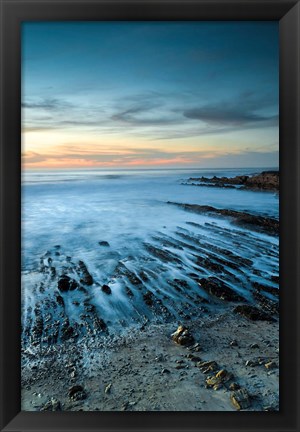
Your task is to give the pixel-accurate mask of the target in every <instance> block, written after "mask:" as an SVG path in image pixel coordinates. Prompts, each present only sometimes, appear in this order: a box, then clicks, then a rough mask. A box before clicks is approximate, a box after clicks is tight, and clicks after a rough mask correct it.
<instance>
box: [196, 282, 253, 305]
mask: <svg viewBox="0 0 300 432" xmlns="http://www.w3.org/2000/svg"><path fill="white" fill-rule="evenodd" d="M199 284H200V286H201V287H202V288H203V289H204V290H205V291H207V292H208V293H209V294H211V295H213V296H215V297H218V298H219V299H221V300H225V301H244V300H245V299H244V298H243V297H242V296H240V295H239V294H237V293H236V292H235V291H233V289H231V288H230V287H229V286H228V285H227V284H226V283H225V282H223V281H222V280H221V279H218V278H216V277H208V278H207V279H205V278H202V279H200V280H199Z"/></svg>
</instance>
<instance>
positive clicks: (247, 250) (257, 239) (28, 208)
mask: <svg viewBox="0 0 300 432" xmlns="http://www.w3.org/2000/svg"><path fill="white" fill-rule="evenodd" d="M265 169H266V170H267V169H272V168H265ZM263 170H264V169H262V168H259V169H249V168H247V169H184V170H183V169H172V170H165V169H162V170H64V171H62V170H53V171H50V170H47V171H46V170H45V171H43V172H38V171H24V172H23V181H22V287H23V289H22V305H23V317H22V318H23V324H24V327H25V326H26V322H28V320H30V319H31V318H34V316H33V315H32V314H33V312H32V311H33V310H34V309H35V307H36V304H38V305H39V307H40V305H41V304H43V302H45V300H46V299H48V300H49V299H53V298H55V295H56V294H57V292H58V291H57V277H59V275H61V274H66V273H67V274H68V275H69V276H70V275H71V276H72V275H73V276H72V277H74V278H75V279H76V278H77V276H76V269H75V267H73V268H71V267H70V266H69V264H68V263H70V262H71V263H74V266H76V263H78V262H79V260H81V261H83V262H84V263H85V266H86V267H87V269H88V271H89V273H90V274H91V276H92V278H93V285H92V286H90V287H89V288H88V290H89V291H88V299H89V302H90V303H91V304H92V306H93V307H94V308H96V310H97V313H98V315H99V316H101V317H102V318H103V319H104V321H105V322H106V323H107V325H108V326H111V327H116V326H118V325H119V324H120V323H121V324H122V325H124V323H125V324H128V323H129V322H130V321H131V320H132V321H133V322H136V321H142V320H143V319H145V318H147V319H152V318H153V317H154V315H156V318H157V314H154V313H153V311H151V310H150V311H149V308H147V306H146V305H145V304H144V302H143V297H142V296H143V295H144V294H145V292H150V293H151V295H153V296H154V297H155V298H158V299H159V300H160V301H161V302H162V303H163V304H164V305H165V306H166V307H167V309H168V311H169V312H170V313H171V314H173V315H174V316H175V317H176V316H177V315H178V313H179V312H178V310H177V306H176V303H178V301H179V300H180V301H181V302H184V303H185V304H187V306H188V307H190V308H191V310H192V309H193V307H196V306H195V302H194V299H193V295H191V294H190V293H189V295H187V292H184V291H182V289H181V290H177V289H175V288H174V286H173V285H174V283H173V281H174V280H181V281H184V283H185V284H187V286H188V287H189V288H187V289H189V290H191V292H192V293H197V294H198V293H201V295H202V296H203V298H207V293H205V292H204V291H203V290H202V289H201V288H199V284H197V282H196V281H195V274H196V275H197V277H207V276H210V275H211V274H212V272H211V270H210V269H208V268H206V267H205V265H201V264H199V256H200V257H201V259H202V260H203V259H207V258H209V259H216V260H220V257H221V258H224V256H225V255H224V253H223V252H222V251H229V253H231V254H234V255H235V256H236V257H240V258H242V259H244V260H245V262H246V260H249V262H251V265H250V267H249V265H248V267H247V266H246V267H245V268H243V266H241V267H240V268H239V269H238V270H237V269H234V266H233V265H232V268H229V267H230V265H229V267H228V268H229V270H230V272H231V273H230V274H231V276H230V277H227V279H228V284H229V286H231V288H232V289H234V290H235V291H236V292H239V293H242V294H243V295H244V296H245V298H247V299H250V300H251V289H250V287H251V283H253V282H255V281H256V282H259V283H264V284H267V285H269V286H271V287H272V286H274V284H273V282H272V281H271V279H270V278H271V277H272V276H276V275H278V270H279V269H278V265H279V264H278V238H277V237H275V236H271V235H268V234H263V233H259V232H255V231H250V230H247V229H244V228H241V227H238V226H235V225H233V224H232V223H231V221H230V220H228V219H227V218H220V217H212V216H208V215H205V214H203V215H202V214H201V215H199V214H196V213H192V212H186V211H184V210H183V209H182V208H179V207H176V206H173V205H169V204H167V202H168V201H171V202H176V203H185V204H187V203H188V204H198V205H210V206H213V207H216V208H222V209H233V210H238V211H246V212H249V213H252V214H255V215H262V216H266V217H273V218H278V215H279V197H278V194H277V193H274V192H257V191H255V192H254V191H249V190H236V189H222V188H211V187H193V186H187V185H184V184H182V183H184V182H185V181H186V180H187V179H188V178H190V177H200V176H202V175H203V176H205V177H213V176H214V175H216V176H218V177H221V176H227V177H233V176H236V175H241V174H254V173H259V172H261V171H263ZM101 242H107V243H101ZM160 251H163V252H160ZM49 257H51V262H50V261H49ZM227 257H228V256H227ZM197 259H198V261H197ZM49 262H50V263H49ZM41 266H42V268H43V270H41ZM225 267H226V266H225ZM51 268H54V269H55V270H53V272H54V271H55V276H53V275H52V277H51V275H49V274H48V273H47V271H48V270H49V269H50V270H51ZM226 268H227V267H226ZM228 268H227V270H228ZM45 269H46V270H45ZM47 269H48V270H47ZM50 270H49V271H50ZM227 270H226V271H227ZM51 271H52V270H51ZM231 277H232V278H231ZM76 280H77V279H76ZM237 280H238V281H239V282H238V283H237V282H236V281H237ZM103 284H107V285H109V286H110V288H111V291H112V294H111V295H106V294H105V293H103V292H102V291H101V289H100V288H99V287H101V286H102V285H103ZM128 289H129V291H128ZM130 293H131V294H133V295H131V294H130ZM195 295H196V294H195ZM133 296H135V298H134V301H133V300H132V297H133ZM63 298H64V301H65V310H66V311H67V315H68V318H69V320H70V322H71V323H72V322H74V323H79V322H81V321H82V318H80V315H82V313H83V310H84V308H83V305H82V304H81V303H82V302H83V301H84V295H83V293H78V292H77V290H75V291H72V293H68V297H66V294H63ZM144 300H145V299H144ZM74 302H75V304H77V303H80V306H78V305H77V306H74ZM47 307H49V310H50V312H51V319H50V318H49V320H50V323H51V322H52V321H51V320H53V321H54V320H55V316H56V315H55V314H56V312H53V310H52V309H51V307H50V306H49V302H48V306H47ZM56 318H57V316H56Z"/></svg>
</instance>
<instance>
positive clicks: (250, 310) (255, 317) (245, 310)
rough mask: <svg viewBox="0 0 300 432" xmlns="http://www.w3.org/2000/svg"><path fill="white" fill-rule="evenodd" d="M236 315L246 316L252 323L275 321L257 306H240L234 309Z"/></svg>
mask: <svg viewBox="0 0 300 432" xmlns="http://www.w3.org/2000/svg"><path fill="white" fill-rule="evenodd" d="M233 312H234V313H237V314H239V315H242V316H244V317H245V318H248V319H249V320H251V321H273V318H272V317H271V316H270V315H268V314H267V313H265V312H263V311H262V310H260V309H258V308H257V307H255V306H250V305H240V306H237V307H236V308H234V310H233Z"/></svg>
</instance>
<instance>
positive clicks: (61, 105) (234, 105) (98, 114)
mask: <svg viewBox="0 0 300 432" xmlns="http://www.w3.org/2000/svg"><path fill="white" fill-rule="evenodd" d="M199 100H201V95H197V94H194V95H192V94H190V93H184V92H183V93H181V92H177V93H176V92H172V93H170V92H165V93H164V92H156V91H149V92H146V93H137V94H132V95H129V96H127V97H125V96H122V97H118V96H116V95H115V97H113V98H112V99H111V100H108V99H105V100H100V99H99V102H97V99H96V98H95V99H94V100H93V103H89V104H88V103H85V104H83V103H81V102H78V103H77V104H75V103H74V101H72V102H70V101H68V100H62V99H41V100H35V101H29V102H24V103H23V107H24V108H25V110H26V111H25V114H24V116H23V129H24V131H25V132H26V131H29V132H30V131H31V132H34V131H38V130H50V129H52V130H55V129H58V130H71V131H73V130H74V131H75V130H78V131H84V132H86V133H90V134H93V135H120V134H122V135H123V136H127V137H136V138H143V139H148V140H149V141H154V140H161V139H162V140H165V139H180V138H185V137H186V138H188V137H196V136H205V135H213V134H216V135H217V134H226V133H229V132H233V131H241V130H250V129H258V128H267V127H275V126H277V125H278V115H276V111H275V110H276V108H277V102H276V95H274V94H267V93H266V94H259V95H258V94H257V93H256V92H254V91H245V92H243V93H240V94H239V95H238V96H232V98H231V99H229V100H223V101H219V102H218V103H213V104H212V103H211V104H207V103H202V104H200V103H199V102H198V101H199ZM196 102H198V103H196ZM43 110H44V111H43ZM45 111H46V112H45ZM45 114H47V117H46V116H45Z"/></svg>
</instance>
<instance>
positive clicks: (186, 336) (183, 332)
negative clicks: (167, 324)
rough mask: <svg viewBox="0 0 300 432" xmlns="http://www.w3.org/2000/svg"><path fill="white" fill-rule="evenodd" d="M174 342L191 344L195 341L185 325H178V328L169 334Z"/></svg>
mask: <svg viewBox="0 0 300 432" xmlns="http://www.w3.org/2000/svg"><path fill="white" fill-rule="evenodd" d="M171 337H172V339H173V341H174V342H176V343H178V344H179V345H192V344H193V343H195V339H194V337H193V336H192V335H191V333H190V332H189V330H188V329H187V328H186V327H185V326H182V325H180V326H179V327H178V329H177V330H176V331H175V332H174V333H173V334H172V335H171Z"/></svg>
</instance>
